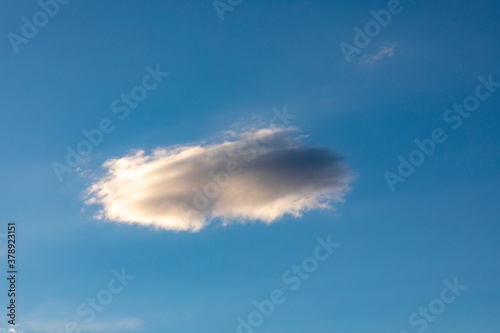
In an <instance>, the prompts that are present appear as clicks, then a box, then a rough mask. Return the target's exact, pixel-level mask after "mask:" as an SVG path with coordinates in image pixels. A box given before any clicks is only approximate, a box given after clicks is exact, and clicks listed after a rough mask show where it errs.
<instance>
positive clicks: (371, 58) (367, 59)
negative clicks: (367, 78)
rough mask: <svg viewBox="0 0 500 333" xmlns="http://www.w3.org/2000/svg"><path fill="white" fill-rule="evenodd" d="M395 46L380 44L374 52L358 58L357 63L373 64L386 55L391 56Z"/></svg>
mask: <svg viewBox="0 0 500 333" xmlns="http://www.w3.org/2000/svg"><path fill="white" fill-rule="evenodd" d="M394 48H395V46H394V45H393V46H390V47H387V46H382V47H380V48H379V51H378V53H376V54H365V55H363V56H362V57H360V58H359V63H361V64H368V65H373V64H374V63H375V62H377V61H379V60H380V59H383V58H386V57H392V56H393V55H394Z"/></svg>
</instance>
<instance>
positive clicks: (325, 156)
mask: <svg viewBox="0 0 500 333" xmlns="http://www.w3.org/2000/svg"><path fill="white" fill-rule="evenodd" d="M294 132H295V130H294V129H293V128H287V129H282V128H275V127H270V128H262V129H254V130H251V131H247V132H243V133H240V134H236V133H233V132H230V133H228V134H229V136H230V139H229V140H227V141H225V142H223V143H216V144H210V145H205V146H203V145H197V146H177V147H169V148H157V149H155V150H153V151H152V153H151V154H149V155H148V154H146V153H145V152H144V151H142V150H138V151H134V152H133V153H131V154H129V155H127V156H123V157H120V158H112V159H109V160H107V161H106V162H105V163H104V164H103V167H104V168H105V173H104V175H103V176H101V177H100V178H98V179H95V180H94V182H93V184H92V185H91V186H90V187H89V188H88V189H87V195H88V197H87V200H86V201H85V202H86V204H98V205H100V206H101V209H100V210H99V212H98V213H97V214H96V218H101V219H106V220H109V221H115V222H122V223H137V224H140V225H144V226H153V227H155V228H163V229H169V230H190V231H198V230H200V229H201V228H203V227H205V226H206V225H208V224H209V223H211V221H213V220H214V219H217V218H220V220H221V221H222V223H223V224H224V225H226V224H228V223H231V222H240V223H244V222H246V221H253V220H260V221H263V222H266V223H271V222H273V221H276V220H277V219H279V218H280V217H282V216H283V215H285V214H290V215H293V216H296V217H298V216H300V215H301V214H302V213H303V212H305V211H308V210H311V209H330V208H332V207H331V203H332V202H336V201H342V199H343V196H344V194H345V193H346V191H347V190H348V189H349V187H348V182H349V181H350V179H351V177H350V173H349V171H348V168H347V166H346V165H345V164H343V163H342V159H341V158H340V157H339V156H338V155H337V154H336V153H334V152H333V151H332V150H331V149H330V148H326V147H311V146H305V145H304V144H302V143H301V137H296V136H295V135H294Z"/></svg>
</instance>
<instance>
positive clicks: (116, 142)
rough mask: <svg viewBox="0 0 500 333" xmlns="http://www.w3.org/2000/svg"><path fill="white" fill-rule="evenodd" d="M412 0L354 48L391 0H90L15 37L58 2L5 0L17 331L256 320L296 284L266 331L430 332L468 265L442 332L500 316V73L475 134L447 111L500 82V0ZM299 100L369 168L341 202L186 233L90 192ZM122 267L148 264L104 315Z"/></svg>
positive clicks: (314, 130) (5, 215)
mask: <svg viewBox="0 0 500 333" xmlns="http://www.w3.org/2000/svg"><path fill="white" fill-rule="evenodd" d="M223 2H224V3H227V2H226V1H223ZM401 5H402V6H403V7H404V10H403V11H402V12H401V13H399V14H393V16H392V20H391V22H390V23H389V24H388V25H387V27H383V28H382V29H381V31H380V33H379V34H378V35H377V36H375V37H373V38H372V40H371V41H370V43H369V45H368V46H366V47H364V48H362V50H361V52H360V54H359V56H358V57H357V60H356V61H353V62H351V63H348V62H347V61H346V59H345V57H344V55H343V53H342V51H341V48H340V47H339V45H340V43H341V42H346V43H350V44H353V43H354V42H353V38H354V36H355V32H354V30H353V28H354V27H355V26H359V27H362V28H364V26H365V24H366V23H368V22H370V21H371V20H373V18H372V16H371V15H370V11H371V10H376V11H379V10H382V9H387V2H386V1H354V2H349V3H348V4H345V3H343V2H341V1H337V2H334V1H290V2H287V3H286V4H285V3H283V2H280V1H258V2H251V1H243V2H241V4H239V5H237V6H235V7H234V8H233V11H227V12H225V13H224V14H223V15H224V20H223V21H221V20H220V18H219V16H218V14H217V12H216V10H215V9H214V6H213V4H212V3H211V1H195V2H186V1H182V2H181V1H118V0H109V1H97V0H89V1H76V0H73V1H70V2H69V3H67V4H64V5H60V8H59V12H58V13H57V14H56V15H55V16H54V17H51V18H50V19H49V21H48V23H47V24H46V25H45V26H44V27H42V28H40V29H39V31H38V33H37V35H36V36H34V37H33V38H30V39H28V42H27V43H25V44H21V45H19V52H17V53H15V52H14V50H13V47H12V45H11V42H10V41H9V39H8V37H7V36H8V34H9V33H10V32H14V33H16V34H18V35H20V34H21V28H22V26H23V21H22V18H23V17H24V16H26V17H27V18H28V19H29V20H32V17H33V14H35V13H36V12H37V11H39V10H40V6H39V5H38V4H37V2H36V1H3V2H2V3H1V4H0V12H1V13H2V14H1V16H2V19H1V20H0V32H1V33H0V35H1V36H3V37H2V42H1V48H0V50H1V51H0V63H1V65H0V94H1V95H0V96H1V97H0V110H1V114H2V121H1V124H2V125H1V131H0V139H1V142H2V144H1V145H0V150H1V151H0V152H1V155H2V156H3V159H2V163H1V170H2V177H1V178H0V198H1V200H0V212H1V216H2V220H3V221H4V222H2V223H4V225H5V226H4V227H2V228H5V229H6V223H7V220H17V221H18V229H19V231H18V233H19V234H18V237H19V245H18V247H19V249H18V251H19V264H18V265H19V271H20V273H19V281H18V288H19V298H18V306H19V312H18V322H19V324H20V325H19V326H18V327H17V328H16V332H34V333H38V332H41V333H46V332H65V325H67V323H69V322H75V323H76V324H77V325H79V327H82V328H83V329H82V332H96V333H98V332H110V331H113V330H114V331H116V332H172V333H177V332H179V333H190V332H214V333H215V332H221V333H222V332H228V333H229V332H236V331H237V326H238V322H237V320H236V318H237V317H239V316H241V317H244V318H247V316H248V315H249V314H250V313H251V312H252V311H254V310H255V307H254V305H253V304H252V302H253V301H254V300H258V301H262V300H264V299H269V295H270V293H271V291H272V290H274V289H281V290H283V291H284V292H285V296H286V301H285V302H284V303H283V304H280V305H277V306H276V309H275V312H274V314H272V315H271V316H270V317H269V318H265V320H264V323H263V324H262V326H260V327H259V328H256V329H255V332H273V333H277V332H290V333H304V332H315V333H327V332H328V333H331V332H339V333H351V332H352V333H358V332H371V333H382V332H384V333H385V332H402V331H406V332H418V329H421V328H422V327H423V324H419V325H413V326H412V325H411V324H410V323H409V317H410V316H411V315H412V313H414V312H418V311H419V308H421V307H428V306H429V303H431V301H433V300H434V299H436V298H439V297H440V295H441V292H442V290H443V288H445V287H446V285H445V284H444V283H443V281H444V280H446V279H447V280H449V281H450V282H453V279H454V278H455V277H456V278H457V279H458V281H459V283H460V284H463V285H466V286H467V289H466V290H464V291H463V292H462V294H461V295H460V296H459V297H457V298H456V300H455V301H454V302H452V303H451V304H446V309H445V310H444V312H442V314H439V315H437V316H436V317H437V318H436V319H435V320H434V321H429V322H428V327H427V328H426V330H425V331H427V332H429V333H431V332H436V333H437V332H456V333H469V332H483V333H498V332H500V324H499V322H498V315H499V313H500V303H499V297H500V290H499V289H498V287H497V284H498V280H499V278H500V269H499V266H498V258H499V257H500V245H499V242H498V237H499V234H500V227H499V225H498V223H499V219H498V217H499V213H500V210H499V205H498V201H499V199H500V186H499V185H500V177H499V173H498V172H499V166H500V139H499V135H498V133H499V126H500V113H499V110H500V87H499V88H496V89H497V90H496V91H494V92H491V94H490V97H489V98H486V99H485V100H484V101H481V102H480V106H479V108H478V109H477V111H475V112H473V113H471V114H470V117H468V118H466V119H463V122H462V124H461V126H460V127H459V128H457V129H456V130H453V129H452V125H453V122H446V121H445V120H444V119H443V115H444V114H445V112H446V110H447V109H449V108H451V107H452V106H453V104H454V103H457V104H460V103H462V102H463V101H464V98H466V97H467V96H469V95H474V93H475V89H476V87H477V86H478V84H480V81H479V80H478V77H479V76H483V77H484V78H486V79H487V78H488V76H489V75H491V76H492V79H493V81H500V67H499V65H500V62H499V59H500V39H499V38H498V36H499V35H500V4H499V3H498V2H497V1H493V0H485V1H449V0H446V1H440V2H438V3H437V2H435V1H434V2H432V1H420V0H414V1H411V2H410V1H402V2H401ZM157 64H159V66H160V68H161V70H162V71H165V72H169V73H170V74H169V76H168V77H165V78H164V79H163V82H161V84H159V86H158V87H157V88H155V89H153V90H151V91H148V96H147V98H146V99H145V100H144V101H142V102H141V103H140V104H139V105H138V106H137V107H136V108H135V109H133V110H132V111H131V112H130V114H129V115H128V117H127V118H126V119H123V120H121V119H120V118H119V113H114V112H113V111H112V109H111V103H112V102H113V101H114V100H115V99H116V98H120V95H121V94H123V93H126V94H129V93H130V91H131V89H132V88H133V87H135V86H137V85H139V84H141V83H142V80H143V78H144V76H145V75H146V74H147V73H148V72H147V70H146V67H147V66H150V67H151V68H152V69H154V68H155V67H156V66H157ZM151 82H152V81H151ZM492 89H494V88H492ZM482 91H483V92H486V91H488V90H487V88H483V90H482ZM285 106H286V109H287V111H288V112H289V113H291V114H294V115H296V117H295V118H294V119H292V120H290V125H291V126H294V127H296V128H297V129H298V131H299V132H300V133H301V134H304V135H307V137H306V138H305V139H304V141H305V144H310V145H319V146H324V147H333V149H335V151H336V152H339V153H340V154H341V155H342V156H344V157H345V160H344V161H345V162H346V163H347V164H349V166H350V168H351V170H352V171H353V172H354V173H355V174H356V175H357V177H356V179H354V180H353V181H352V182H351V183H350V187H351V191H350V192H349V193H348V194H347V195H346V196H345V198H344V200H345V201H344V202H343V203H335V204H334V206H335V207H336V208H337V209H336V210H335V211H328V210H312V211H309V212H305V213H304V214H303V215H302V217H300V218H295V217H293V216H290V215H286V216H284V217H282V218H280V219H279V220H278V221H276V222H275V223H272V224H269V225H267V224H265V223H261V222H258V221H257V222H255V223H247V224H238V223H237V224H232V225H229V226H226V227H223V226H221V224H220V223H214V224H211V225H209V226H207V227H206V228H203V229H202V230H200V231H199V232H188V231H180V232H174V231H169V230H162V229H159V230H155V229H153V228H150V227H144V226H140V225H137V224H126V223H109V222H106V221H104V220H98V219H94V218H93V216H94V208H92V207H88V206H86V205H85V204H84V200H85V196H84V191H85V189H86V188H87V187H88V186H89V185H90V184H91V178H90V176H89V174H90V173H91V172H94V171H96V172H99V170H100V166H101V165H102V163H103V162H104V161H105V160H107V159H108V158H110V157H113V156H124V155H125V154H126V153H127V152H128V151H130V150H131V149H143V150H145V151H150V150H151V149H154V148H156V147H165V146H173V145H188V144H192V143H199V142H207V141H210V140H212V139H213V138H214V137H215V138H217V136H219V135H220V133H223V132H224V131H227V130H230V129H234V128H235V127H240V128H241V127H242V125H247V124H250V123H252V122H254V121H256V119H260V120H261V121H263V122H264V123H269V121H270V119H271V118H272V117H273V116H274V113H273V111H272V110H273V109H279V110H282V109H283V107H285ZM103 118H109V119H111V120H112V122H113V125H115V129H114V130H113V131H112V132H111V133H109V134H104V137H103V140H102V144H99V145H98V146H95V147H93V152H92V153H91V154H90V155H89V156H88V158H87V159H86V160H85V161H83V162H82V163H81V165H80V168H81V170H82V172H80V173H77V172H76V171H74V172H72V173H66V174H65V175H64V180H63V181H62V182H60V181H59V180H58V178H57V176H56V175H55V173H54V170H53V168H52V165H51V164H52V163H53V161H59V162H61V163H63V162H64V159H65V157H66V150H65V148H66V146H68V145H69V146H70V147H73V148H75V147H76V146H77V144H78V143H79V142H80V141H81V140H83V139H85V137H84V136H83V134H82V130H85V129H87V130H90V129H94V128H97V127H98V126H99V122H100V121H101V120H102V119H103ZM435 128H442V129H443V130H444V132H445V134H446V135H447V140H446V141H445V142H443V143H440V144H437V145H436V150H435V152H434V153H433V154H432V155H431V156H428V157H427V158H426V160H425V162H424V163H423V164H422V165H420V166H418V167H416V168H415V171H414V173H413V174H412V175H411V176H409V177H408V178H407V179H406V181H405V182H404V183H397V184H396V185H395V191H391V189H390V186H388V183H387V181H386V178H385V177H384V173H385V172H386V171H390V172H392V173H397V168H398V165H399V163H400V162H399V160H398V156H399V155H402V156H403V157H405V158H408V157H409V155H410V153H411V152H412V151H413V150H415V149H416V148H417V146H416V145H415V143H414V140H415V139H420V140H423V139H426V138H430V137H431V133H432V131H433V130H434V129H435ZM215 140H217V139H215ZM75 149H76V148H75ZM2 232H5V231H2ZM328 235H331V239H332V241H334V242H336V243H339V244H341V247H340V248H338V249H336V250H335V252H334V253H333V254H332V255H331V257H330V258H329V259H328V260H326V261H324V262H320V263H319V266H318V269H317V270H315V271H314V272H313V273H311V276H310V278H308V279H307V280H304V281H303V282H302V284H301V286H300V288H299V289H297V290H296V291H291V290H290V289H289V287H290V285H288V284H286V283H284V282H283V280H282V274H284V273H285V272H286V271H287V270H289V269H290V268H291V266H292V265H293V264H300V263H302V261H303V260H304V259H305V258H306V257H309V256H311V255H312V253H313V251H314V250H315V248H316V246H317V244H318V243H317V240H316V239H317V237H322V238H326V237H327V236H328ZM4 244H5V243H2V246H4ZM4 257H5V253H4V252H3V258H4ZM2 262H3V263H2V266H1V267H4V263H5V258H4V259H2ZM122 268H125V270H126V272H127V274H130V275H133V276H135V279H134V280H132V281H130V282H129V283H128V285H127V286H125V287H124V289H123V291H122V292H121V293H117V294H114V295H113V300H112V302H111V303H109V304H108V305H106V306H105V307H104V309H103V310H102V311H101V312H97V311H96V313H95V318H94V319H93V320H91V321H90V323H85V319H87V318H88V316H80V315H79V314H78V313H77V308H78V307H79V305H80V304H81V303H82V302H86V299H87V297H96V295H97V294H98V292H99V291H100V290H102V289H103V288H104V289H106V288H108V282H109V281H110V280H111V279H112V278H113V274H112V273H111V271H112V270H117V271H121V269H122ZM6 287H7V286H6V285H5V283H4V284H2V288H3V289H5V288H6ZM1 294H2V295H4V291H1ZM2 302H3V303H5V302H7V298H6V297H5V295H4V296H3V297H2ZM3 303H2V304H3ZM5 304H6V303H5ZM2 317H5V315H4V314H3V312H2ZM0 328H4V330H3V331H5V332H7V330H6V329H8V328H10V327H9V326H8V325H7V323H6V320H5V318H4V319H2V322H1V323H0ZM242 332H244V331H242ZM245 333H247V332H245Z"/></svg>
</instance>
